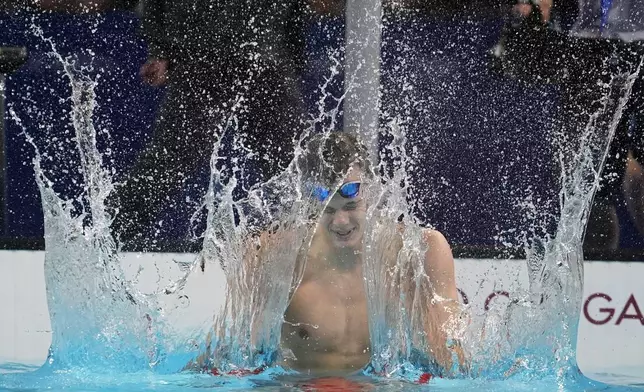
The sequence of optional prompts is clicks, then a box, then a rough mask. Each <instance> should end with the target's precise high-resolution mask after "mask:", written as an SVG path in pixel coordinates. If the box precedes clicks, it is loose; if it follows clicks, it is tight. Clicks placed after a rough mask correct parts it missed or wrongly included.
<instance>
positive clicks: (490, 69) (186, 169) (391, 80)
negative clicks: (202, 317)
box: [0, 0, 644, 260]
mask: <svg viewBox="0 0 644 392" xmlns="http://www.w3.org/2000/svg"><path fill="white" fill-rule="evenodd" d="M210 3H212V4H210ZM590 3H592V2H588V1H579V2H578V1H575V0H561V1H559V2H557V1H555V2H554V3H551V2H548V1H545V0H542V2H541V4H540V8H539V11H536V7H535V6H534V5H530V4H528V3H525V4H524V3H517V2H515V1H510V0H507V1H504V0H496V1H488V0H486V1H472V0H458V1H456V0H399V1H397V0H389V1H386V2H385V3H384V5H383V6H384V11H383V15H384V17H383V34H382V62H381V85H382V97H381V102H382V113H383V117H384V118H383V121H386V120H387V119H391V118H397V119H403V120H404V121H403V122H404V123H405V126H404V129H405V132H406V135H407V138H408V143H409V146H408V150H409V151H411V154H410V155H411V157H412V161H413V162H412V169H413V170H410V173H411V180H412V181H411V185H410V187H411V191H412V192H411V200H412V201H413V206H414V213H415V215H416V216H417V217H418V219H419V220H420V221H422V222H423V223H425V224H428V225H433V226H435V227H436V228H438V229H439V230H441V231H442V232H443V233H444V234H445V235H446V237H447V238H448V240H449V241H450V243H451V244H452V245H453V246H454V249H455V253H456V255H457V256H461V257H465V256H479V257H485V256H488V255H492V254H503V253H504V252H505V254H506V255H507V254H508V253H509V254H512V253H513V252H517V251H520V250H521V248H522V245H523V244H524V243H525V241H529V240H530V238H531V236H534V235H536V234H541V233H538V232H541V231H542V232H552V230H553V225H554V224H555V223H556V218H555V217H556V211H557V208H558V205H557V203H558V185H557V184H558V181H559V176H560V171H558V169H557V164H556V160H557V157H556V155H557V151H558V150H557V149H556V146H555V143H554V141H555V139H557V137H558V136H557V135H561V133H562V132H563V133H565V131H562V129H564V128H566V126H571V124H572V125H574V126H578V125H579V124H583V123H584V121H585V120H583V119H579V118H577V117H575V116H578V115H579V113H582V112H583V113H590V112H591V109H590V107H591V106H592V104H593V102H594V99H595V98H593V96H592V94H586V95H584V94H585V93H584V94H582V93H580V91H587V87H588V86H593V85H597V83H596V80H599V79H601V75H597V73H598V72H599V71H598V68H597V66H596V61H600V62H601V60H602V59H599V60H597V59H596V58H594V59H589V60H588V61H582V62H579V63H576V64H572V65H571V64H568V63H567V64H565V67H564V66H563V65H561V64H559V63H557V64H559V65H557V64H555V65H552V64H550V65H549V66H550V67H554V68H557V69H555V70H551V71H552V72H551V75H553V77H552V80H550V79H548V78H541V79H539V72H536V74H537V77H536V78H535V75H531V74H530V72H531V69H530V68H531V66H532V67H534V68H535V69H536V68H539V67H545V66H544V65H542V64H540V63H539V61H536V60H539V59H542V58H537V59H535V58H533V57H530V56H537V57H539V55H538V53H541V51H543V50H544V47H545V48H556V47H557V45H559V44H560V42H559V41H557V40H558V39H560V37H562V36H574V37H577V38H578V39H582V40H583V39H587V40H593V39H596V38H597V36H593V32H594V30H597V31H598V33H597V34H598V36H600V37H602V34H603V33H604V30H605V27H610V29H613V30H610V31H611V33H610V34H608V35H605V36H604V37H605V39H603V40H602V42H604V43H602V44H601V45H604V44H605V42H606V41H609V42H613V41H615V42H618V43H619V44H624V45H627V50H626V51H625V52H628V53H631V52H636V51H637V50H639V46H638V45H639V44H638V42H637V41H638V39H639V36H638V33H639V32H640V30H639V28H640V27H642V30H643V31H644V23H640V22H641V20H640V18H642V17H643V16H642V15H644V5H642V4H640V3H639V2H637V1H632V2H627V1H617V0H615V1H614V2H613V3H614V4H613V5H612V6H613V9H612V11H608V12H605V11H602V14H601V15H600V21H599V23H600V24H599V25H597V24H596V23H595V24H593V23H594V20H595V19H597V18H594V19H593V17H592V16H593V15H594V16H597V13H595V14H593V13H592V11H593V10H596V9H598V8H597V7H600V8H601V6H602V4H603V3H604V1H602V2H601V3H602V4H599V3H600V1H597V3H598V4H596V5H593V4H590ZM213 4H214V7H215V8H216V10H214V11H213ZM345 6H346V5H345V3H344V2H343V1H342V0H288V1H287V0H284V1H279V0H275V1H273V2H261V1H250V0H248V1H237V2H231V1H229V2H226V1H218V2H215V1H213V2H209V1H205V0H204V1H187V0H186V1H174V2H168V1H161V0H141V1H135V0H120V1H119V0H83V1H80V0H40V1H31V0H23V1H15V0H4V1H0V47H5V48H7V47H24V48H26V51H27V59H26V62H25V63H24V64H23V65H22V66H21V67H19V68H18V69H17V70H16V71H15V72H11V73H7V75H6V80H5V83H4V89H3V90H4V92H3V97H4V102H3V112H4V122H3V126H2V127H1V128H0V129H1V131H2V133H1V136H0V141H1V143H2V145H1V149H0V153H1V155H0V158H1V160H0V166H1V168H2V183H1V184H2V198H1V199H0V248H5V249H40V248H43V247H44V242H43V238H42V237H43V216H42V214H43V213H42V207H41V201H40V195H39V192H38V188H37V185H36V182H35V175H34V167H33V158H34V148H33V146H31V145H30V144H29V143H28V141H27V138H26V137H25V134H24V132H23V130H25V131H27V133H28V134H29V135H30V136H31V137H33V138H34V142H35V143H36V144H37V145H38V146H39V148H40V150H41V153H42V154H43V158H44V168H45V170H46V171H47V173H48V175H51V176H52V177H53V178H55V179H56V181H55V182H56V186H55V189H56V190H57V191H58V192H60V193H61V194H62V195H68V196H69V197H72V196H73V195H76V194H78V193H79V192H80V190H81V189H82V180H81V179H82V177H81V173H80V172H79V170H78V159H79V157H78V151H77V148H76V145H75V142H74V128H73V124H72V122H71V117H70V107H71V87H70V83H69V79H67V78H66V76H65V72H64V70H63V67H62V65H61V62H60V60H59V59H58V58H57V57H56V56H53V55H52V45H54V46H55V50H56V52H57V53H58V54H60V55H61V57H62V58H64V59H68V60H70V61H73V62H74V67H75V68H76V69H78V70H83V72H85V73H86V74H87V75H91V77H92V79H93V80H95V81H96V82H97V85H96V88H95V93H96V101H95V102H96V106H95V108H94V117H93V118H94V125H95V127H96V129H97V132H98V134H99V146H100V148H101V150H102V151H103V152H104V159H105V164H106V165H107V166H108V167H109V168H110V170H111V171H112V173H113V178H114V179H115V181H117V182H119V184H121V183H122V184H124V185H123V186H122V187H121V188H119V189H122V194H121V201H122V202H123V201H124V203H125V204H124V205H125V207H124V208H123V211H124V213H123V214H122V215H121V216H120V217H119V218H118V219H117V222H116V223H115V224H116V225H118V227H119V229H122V230H121V232H122V233H127V235H126V236H125V237H127V238H128V239H129V240H128V241H124V243H125V244H126V245H125V247H126V249H132V250H162V251H177V250H186V249H187V248H193V247H194V246H195V240H194V238H193V236H192V234H191V227H193V226H194V225H195V223H194V221H193V222H191V217H192V215H193V214H194V212H195V211H196V210H197V209H198V207H199V205H200V203H201V199H200V198H201V197H202V195H203V192H204V190H205V189H206V187H207V180H208V173H209V167H208V160H209V157H210V151H209V150H208V148H207V147H208V146H211V144H209V143H214V141H215V140H216V139H217V137H218V135H217V131H216V130H212V129H208V130H207V131H206V130H205V129H206V128H208V125H209V124H212V123H213V121H214V120H212V119H213V118H214V117H213V113H212V111H213V108H216V107H217V106H218V105H220V104H221V102H223V98H221V99H220V97H224V96H227V94H229V92H230V90H231V89H232V87H230V86H232V85H233V84H234V83H233V82H234V80H237V79H236V78H238V76H239V75H241V74H242V73H243V72H242V71H243V70H248V69H250V66H249V65H248V64H246V63H245V59H244V56H243V53H241V54H240V53H239V50H238V49H239V47H240V45H239V42H241V41H240V39H242V40H243V39H244V38H243V37H246V36H245V34H246V33H247V31H249V29H248V26H245V25H244V24H245V23H247V21H248V20H249V19H248V18H247V14H248V13H249V10H250V14H251V15H256V19H251V20H259V22H257V23H259V24H260V25H261V24H262V23H265V24H266V25H269V24H270V26H272V27H271V28H270V29H268V30H270V31H272V32H275V35H274V36H271V37H264V38H262V40H260V41H257V43H256V44H257V45H259V46H260V48H259V50H260V52H261V53H262V55H263V56H265V57H264V58H267V59H269V60H267V61H266V64H265V66H264V68H263V70H264V71H263V73H261V74H260V75H259V76H257V77H256V78H255V79H253V81H252V83H251V84H250V85H249V86H251V87H252V88H255V89H256V90H257V93H256V94H255V93H251V97H252V98H251V99H250V101H251V104H250V106H249V107H250V109H249V110H248V113H246V115H247V119H248V123H249V124H251V126H254V127H255V129H259V131H257V130H255V131H253V130H248V131H247V133H248V134H249V135H250V136H249V137H248V140H250V142H249V143H250V144H251V145H254V146H256V147H257V148H258V149H262V148H266V149H267V150H266V151H269V153H270V151H272V150H271V148H277V150H279V149H280V148H284V146H288V143H290V141H291V138H292V137H293V135H296V134H297V132H298V130H297V128H298V126H299V125H298V124H299V120H301V119H302V118H304V119H312V118H316V117H318V116H319V114H320V113H327V115H328V114H329V113H331V112H332V110H333V109H334V108H336V107H338V109H339V111H338V113H337V116H335V117H334V116H330V117H329V116H327V117H326V118H325V119H323V120H320V121H319V122H318V125H319V126H327V127H330V128H332V129H334V130H338V131H340V130H342V128H343V123H342V102H341V100H339V97H341V96H342V92H343V89H344V77H343V72H342V67H341V64H342V62H343V61H344V53H343V48H344V42H345V29H344V15H345ZM526 7H527V8H526ZM530 7H531V8H530ZM589 7H590V8H589ZM593 7H594V8H593ZM640 8H641V9H640ZM601 9H603V8H601ZM535 15H537V19H538V20H535V19H534V16H535ZM589 15H590V16H589ZM244 18H246V19H244ZM620 18H621V19H620ZM539 20H541V23H542V24H544V26H545V28H546V30H547V32H545V33H544V34H542V35H539V36H533V35H530V33H529V32H526V31H529V29H526V28H525V26H526V24H529V23H537V24H539ZM253 23H254V22H253ZM620 23H621V24H620ZM239 26H242V27H239ZM244 26H245V27H244ZM276 26H277V27H276ZM593 29H594V30H593ZM551 32H554V33H552V34H550V33H551ZM613 32H614V33H613ZM555 33H556V34H555ZM643 36H644V34H643ZM509 38H513V39H515V41H516V42H514V44H515V47H517V48H519V49H518V50H516V53H519V56H524V58H523V59H522V61H523V63H524V65H523V68H522V67H517V68H515V69H514V70H513V72H508V69H507V66H504V64H502V63H501V64H499V56H498V51H497V56H495V55H494V53H495V52H494V49H495V48H496V49H497V50H498V48H499V47H498V46H497V45H498V44H499V43H504V42H511V41H504V39H509ZM535 40H538V41H539V42H537V43H536V46H535V42H534V41H535ZM549 40H551V41H549ZM517 42H518V43H517ZM522 45H524V46H525V48H523V47H522ZM582 46H583V45H582ZM590 47H591V49H592V45H591V46H590ZM522 48H523V49H522ZM633 48H635V49H633ZM631 49H632V50H631ZM585 50H586V49H585ZM587 51H589V52H593V53H594V52H598V51H597V50H587ZM524 52H525V53H524ZM563 53H567V52H566V50H564V51H563ZM571 53H576V52H571ZM619 53H622V52H619ZM546 57H547V56H546ZM564 57H565V56H564ZM573 57H574V56H573ZM608 57H610V56H608V55H607V56H606V58H608ZM623 57H624V56H622V57H620V59H622V58H623ZM0 59H2V56H0ZM637 59H638V57H637V56H635V60H628V59H625V60H623V61H631V63H630V64H631V65H632V64H635V63H637ZM338 65H340V66H339V67H338ZM563 68H566V70H567V72H568V73H569V75H566V76H565V77H562V78H560V77H557V76H556V74H557V71H561V70H562V69H563ZM571 74H574V75H573V76H570V75H571ZM535 80H536V81H535ZM638 88H639V81H638V82H636V87H634V90H633V91H634V92H633V97H634V98H633V99H632V100H631V101H629V102H634V103H632V104H629V106H628V107H627V108H626V110H625V111H624V114H623V116H622V117H623V121H622V122H621V123H620V126H619V128H618V136H616V138H615V140H614V143H613V145H612V146H613V147H612V149H611V150H610V153H609V154H608V155H609V159H608V161H607V164H606V165H607V168H608V169H607V170H606V173H604V178H603V179H602V182H601V185H602V190H600V191H599V192H598V194H597V195H596V197H595V205H594V207H593V212H592V214H591V218H590V223H589V226H588V230H587V236H586V243H585V251H586V252H585V253H586V258H587V259H595V260H598V259H599V260H642V256H643V255H644V241H643V239H644V237H643V234H644V208H643V206H644V192H642V190H644V176H643V175H642V170H641V166H640V164H639V161H638V159H639V145H640V144H641V140H640V139H641V138H642V136H641V130H640V128H639V127H638V124H637V122H638V121H637V120H638V117H639V113H640V110H639V106H638V105H639V103H638V99H639V98H638V97H639V90H637V89H638ZM267 91H269V92H270V93H268V94H267V93H266V92H267ZM252 94H255V95H252ZM587 95H591V96H590V97H588V96H587ZM253 101H256V103H257V105H254V106H253V103H252V102H253ZM280 105H282V106H281V108H280ZM338 105H339V106H338ZM215 111H216V110H215ZM12 113H13V114H12ZM280 113H281V114H280ZM14 116H15V117H16V118H19V119H20V122H21V124H19V123H18V122H17V121H16V120H15V119H14ZM273 117H275V119H274V121H275V122H276V123H271V121H270V120H267V119H270V118H273ZM331 117H332V118H331ZM332 120H334V121H332ZM269 129H270V131H269ZM276 129H277V130H278V131H275V130H276ZM199 130H203V131H199ZM240 132H242V133H243V132H245V131H244V130H243V129H241V130H240ZM620 132H621V133H620ZM572 134H574V132H572ZM619 135H622V136H619ZM268 139H270V140H271V143H272V144H273V145H272V147H270V148H269V147H266V146H265V144H266V143H267V140H268ZM275 140H278V142H275ZM279 140H281V141H282V142H283V143H280V142H279ZM253 143H254V144H253ZM269 144H270V143H269ZM204 146H205V147H204ZM262 151H263V150H262ZM287 155H288V154H287ZM610 157H612V159H611V158H610ZM283 163H284V162H277V163H274V164H267V163H266V162H262V161H260V160H258V161H257V162H254V163H252V165H251V166H249V167H252V168H254V169H253V170H254V174H250V175H248V176H247V178H245V179H246V180H247V181H248V182H249V183H252V182H253V181H257V180H258V179H261V178H266V176H269V175H271V174H274V173H275V172H276V170H278V169H279V167H280V165H283ZM168 173H170V174H168ZM166 174H168V176H166ZM137 176H138V177H137ZM133 178H140V179H141V180H136V181H134V180H132V179H133ZM150 178H164V179H166V180H163V181H161V180H159V181H156V180H154V181H152V183H153V184H152V183H151V184H148V183H147V182H146V181H148V180H149V179H150ZM146 179H147V180H146ZM129 182H134V183H135V184H136V185H131V184H130V185H128V183H129ZM148 182H150V181H148ZM164 182H167V183H164ZM128 214H129V215H128ZM197 242H198V241H197ZM141 244H144V245H141Z"/></svg>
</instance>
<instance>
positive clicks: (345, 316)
mask: <svg viewBox="0 0 644 392" xmlns="http://www.w3.org/2000/svg"><path fill="white" fill-rule="evenodd" d="M319 144H323V145H322V146H320V145H319ZM308 146H309V147H308V148H307V151H308V152H305V154H306V155H305V156H304V157H303V158H302V160H301V162H302V164H301V166H302V167H303V171H304V173H305V177H306V173H307V171H309V172H310V171H314V170H315V169H314V168H319V167H321V166H322V165H321V164H320V163H321V162H320V159H321V158H320V155H321V156H322V157H323V158H324V160H325V162H326V163H329V162H330V163H332V166H333V167H332V168H328V170H323V173H321V175H317V176H316V177H317V178H318V180H321V181H322V182H323V183H320V184H316V185H315V188H314V190H313V192H311V193H312V194H313V195H314V197H315V198H317V201H318V202H319V203H324V204H325V205H326V207H325V209H324V211H323V212H322V215H321V216H320V218H319V221H318V223H317V227H316V229H315V232H314V234H313V238H312V241H311V245H310V247H309V249H308V252H305V253H304V254H305V255H306V256H305V257H306V263H305V270H304V273H303V277H302V280H301V282H300V284H299V286H298V287H297V289H296V290H295V291H294V293H293V295H292V298H291V301H290V304H289V306H288V308H287V310H286V313H285V315H284V320H285V322H284V324H283V328H282V344H283V346H284V348H287V349H289V350H290V351H292V353H293V355H294V359H293V360H290V361H289V363H288V365H289V366H290V367H292V368H294V369H295V370H298V371H303V372H307V373H320V372H321V373H324V372H334V371H337V372H354V371H359V370H361V369H363V368H364V367H365V366H366V365H368V363H369V361H370V356H371V352H370V339H369V326H368V312H367V297H366V292H365V286H364V276H363V256H362V253H363V247H364V243H363V239H364V234H365V227H366V210H367V205H366V201H365V199H364V198H363V194H362V192H361V190H362V189H363V188H362V184H363V183H365V182H366V181H370V180H373V176H372V175H371V167H370V163H369V159H368V154H367V150H366V148H364V146H362V145H360V144H359V142H358V141H357V139H356V138H355V137H354V136H353V135H351V134H349V133H345V132H343V133H331V134H330V135H329V136H328V138H327V139H326V140H324V139H322V138H320V136H319V135H318V136H316V137H314V138H313V140H312V142H310V143H309V144H308ZM320 150H321V154H320ZM347 169H348V171H347ZM337 173H347V174H346V176H345V177H344V178H338V174H337ZM307 180H309V179H306V178H305V181H307ZM311 180H313V179H311ZM337 183H341V184H342V185H341V186H340V187H339V189H338V191H337V192H336V193H335V194H333V195H331V194H330V190H329V187H330V186H332V185H333V184H337ZM391 224H392V225H398V222H391ZM403 230H404V228H402V227H401V228H400V230H396V231H394V232H397V233H399V234H400V236H399V238H396V239H395V241H391V239H387V240H388V241H389V242H390V243H394V244H395V245H394V246H393V247H392V248H390V249H389V251H390V252H389V254H388V255H386V256H385V258H384V259H385V260H386V262H389V263H391V264H394V263H395V262H396V258H397V255H398V253H399V251H400V250H401V249H402V245H403V244H402V231H403ZM423 239H424V241H425V242H426V244H427V252H426V254H425V255H424V260H423V266H424V270H425V271H424V272H425V274H426V275H427V277H428V278H429V279H428V282H426V283H429V284H424V286H426V287H420V290H415V287H414V286H415V284H414V283H413V282H412V280H413V276H407V277H401V278H403V279H408V280H409V282H407V283H408V284H404V283H403V284H401V286H402V287H407V289H408V290H409V292H408V293H405V294H406V297H407V298H409V301H410V303H409V306H408V307H407V308H408V309H411V307H412V304H411V301H413V300H414V298H413V297H414V292H417V293H419V294H421V298H418V299H417V300H419V301H420V310H421V317H420V319H419V320H418V325H414V328H415V329H417V330H416V331H413V332H412V333H416V332H420V333H424V334H426V336H427V340H428V343H429V349H430V351H431V352H430V353H428V354H429V356H430V357H431V358H433V359H434V360H435V362H437V364H438V365H439V366H440V367H442V368H443V369H446V370H447V369H451V368H452V365H453V364H452V360H453V359H452V358H453V353H455V354H456V356H457V357H458V358H459V361H460V362H461V363H460V364H459V365H464V364H465V358H464V353H463V351H462V349H461V347H460V345H459V344H452V345H451V347H448V342H454V341H457V340H456V339H454V336H450V333H449V332H450V331H449V330H448V329H449V328H445V326H447V325H449V323H450V321H452V320H450V318H452V317H460V315H461V312H460V311H459V310H460V304H459V302H458V294H457V289H456V282H455V277H454V259H453V256H452V252H451V249H450V246H449V244H448V243H447V241H446V239H445V237H444V236H443V235H442V234H441V233H440V232H438V231H435V230H429V229H424V231H423ZM434 296H437V297H440V298H441V300H439V301H432V298H434ZM314 326H315V327H314Z"/></svg>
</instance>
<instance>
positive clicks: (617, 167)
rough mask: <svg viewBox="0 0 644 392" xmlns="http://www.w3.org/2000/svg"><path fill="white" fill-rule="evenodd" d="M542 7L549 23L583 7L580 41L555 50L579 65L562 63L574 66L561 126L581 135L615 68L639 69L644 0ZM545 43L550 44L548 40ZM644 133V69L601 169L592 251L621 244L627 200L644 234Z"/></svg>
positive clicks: (523, 8) (520, 7) (561, 1)
mask: <svg viewBox="0 0 644 392" xmlns="http://www.w3.org/2000/svg"><path fill="white" fill-rule="evenodd" d="M573 4H574V5H576V6H577V7H573ZM538 8H539V11H540V13H541V16H542V20H543V21H544V22H548V21H549V20H550V18H551V10H553V9H568V10H571V9H573V8H576V9H577V12H576V13H575V15H574V22H573V23H572V26H571V28H570V31H569V34H570V35H571V36H572V37H574V39H576V40H577V41H572V42H573V45H569V46H565V45H564V46H563V47H558V48H554V50H553V52H554V54H552V57H554V58H562V59H566V58H568V59H573V63H568V64H564V63H563V62H562V63H561V64H560V65H561V66H562V67H566V68H568V69H573V71H572V72H570V73H569V76H567V79H566V80H565V81H564V94H563V103H562V124H561V125H562V126H563V127H566V128H568V131H566V132H567V133H570V134H572V135H579V134H580V132H579V130H580V129H582V128H583V127H586V126H587V123H588V121H589V118H590V117H589V116H590V114H592V113H593V111H594V110H596V108H597V103H598V102H599V99H600V98H602V96H603V95H604V94H606V91H605V89H602V88H600V87H599V84H598V82H600V81H604V82H607V81H608V80H607V77H610V74H611V73H614V72H618V71H622V72H623V71H627V72H633V71H635V70H636V68H637V65H638V64H639V62H640V61H641V60H642V55H643V54H644V41H643V39H644V1H641V0H554V3H553V0H541V1H540V2H539V7H538ZM515 10H516V11H518V12H519V13H520V14H522V15H524V16H528V15H529V14H530V13H531V12H532V11H533V9H532V6H531V5H530V4H517V5H516V6H515ZM574 42H576V43H574ZM544 44H545V45H549V43H548V42H545V43H544ZM580 48H582V49H580ZM565 51H569V52H570V53H564V52H565ZM563 61H566V60H563ZM580 70H582V71H580ZM606 126H607V124H606ZM572 128H576V129H572ZM643 131H644V80H643V77H642V73H641V72H640V73H639V75H638V77H637V79H636V80H635V83H634V85H633V87H632V91H631V95H630V98H629V101H628V103H627V105H626V107H625V108H624V110H623V113H622V116H621V119H620V122H619V124H618V126H617V129H616V131H615V136H614V139H613V141H612V144H611V146H610V149H609V152H608V156H607V158H606V161H605V164H604V168H603V171H602V173H601V179H600V188H599V190H598V191H597V193H596V195H595V199H594V204H593V208H592V211H591V215H590V218H589V222H588V227H587V231H586V238H585V243H584V248H585V249H586V250H601V249H616V248H617V247H618V246H619V242H620V225H619V222H618V214H617V206H618V203H624V200H625V203H626V207H627V208H628V211H629V212H630V215H631V218H632V219H633V220H634V222H635V224H636V226H637V227H638V229H639V231H640V233H641V234H642V235H644V197H643V196H644V176H642V174H641V173H642V167H641V165H642V159H643V158H644V156H643V155H642V154H643V153H644V134H643Z"/></svg>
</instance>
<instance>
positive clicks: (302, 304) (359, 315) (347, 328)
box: [282, 278, 369, 366]
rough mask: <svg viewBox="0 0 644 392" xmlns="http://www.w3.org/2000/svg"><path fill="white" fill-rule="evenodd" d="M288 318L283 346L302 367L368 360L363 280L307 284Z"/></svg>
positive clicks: (321, 281)
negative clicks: (316, 363)
mask: <svg viewBox="0 0 644 392" xmlns="http://www.w3.org/2000/svg"><path fill="white" fill-rule="evenodd" d="M284 318H285V322H284V325H283V328H282V344H283V345H284V346H285V347H286V348H288V349H290V350H291V351H292V352H293V354H294V355H295V357H296V358H297V361H298V362H299V363H300V364H301V365H302V364H304V363H305V362H306V363H309V364H311V363H314V362H319V361H323V360H324V359H328V358H331V357H333V358H334V360H335V361H336V362H343V361H344V362H353V361H356V362H363V361H365V358H366V359H367V360H368V357H369V327H368V316H367V300H366V295H365V290H364V285H363V284H362V281H361V279H357V278H356V279H347V278H338V279H333V278H329V279H327V278H325V279H321V280H318V281H314V282H305V283H303V284H302V285H301V286H300V287H299V288H298V289H297V291H296V292H295V294H294V296H293V299H292V301H291V304H290V305H289V307H288V309H287V311H286V314H285V317H284ZM319 365H320V366H323V365H328V364H319ZM346 365H348V366H351V365H350V364H346ZM361 365H364V364H360V365H358V366H361Z"/></svg>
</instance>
